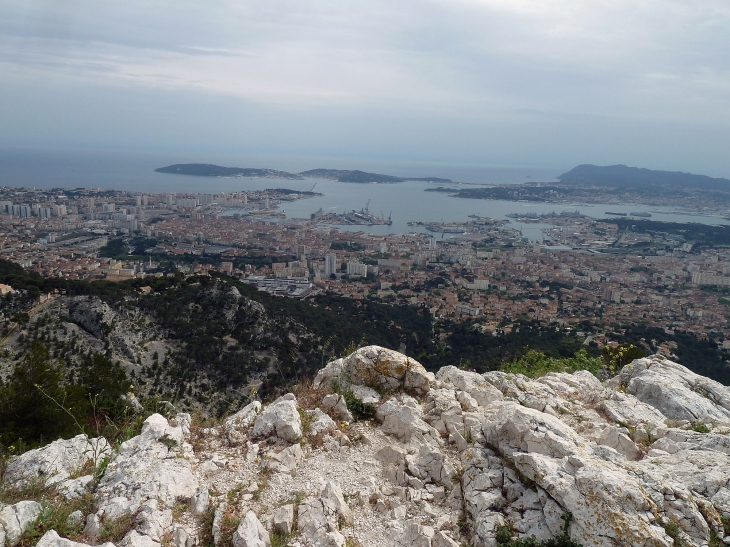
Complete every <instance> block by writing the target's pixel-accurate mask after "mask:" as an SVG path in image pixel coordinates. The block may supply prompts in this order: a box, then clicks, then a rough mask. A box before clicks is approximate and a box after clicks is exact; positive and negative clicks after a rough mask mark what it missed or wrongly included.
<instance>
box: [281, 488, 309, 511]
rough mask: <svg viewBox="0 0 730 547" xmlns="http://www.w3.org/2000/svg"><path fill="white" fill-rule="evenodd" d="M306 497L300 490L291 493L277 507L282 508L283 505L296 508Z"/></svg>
mask: <svg viewBox="0 0 730 547" xmlns="http://www.w3.org/2000/svg"><path fill="white" fill-rule="evenodd" d="M306 497H307V494H306V493H305V492H302V491H301V490H295V491H294V492H292V493H291V496H289V497H288V498H287V499H286V500H284V501H282V502H280V503H279V505H278V507H283V506H284V505H294V506H298V505H299V504H300V503H302V501H303V500H304V498H306Z"/></svg>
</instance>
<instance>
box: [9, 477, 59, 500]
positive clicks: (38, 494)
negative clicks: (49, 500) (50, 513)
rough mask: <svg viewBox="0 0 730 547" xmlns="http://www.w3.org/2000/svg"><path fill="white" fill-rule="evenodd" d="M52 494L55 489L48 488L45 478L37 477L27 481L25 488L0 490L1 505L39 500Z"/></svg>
mask: <svg viewBox="0 0 730 547" xmlns="http://www.w3.org/2000/svg"><path fill="white" fill-rule="evenodd" d="M52 492H53V489H52V488H49V487H47V486H46V483H45V478H44V477H36V478H33V479H30V480H27V481H25V483H24V484H23V486H20V487H17V488H2V489H0V503H4V504H6V505H11V504H13V503H18V502H19V501H23V500H39V499H42V498H45V497H47V496H49V495H51V493H52Z"/></svg>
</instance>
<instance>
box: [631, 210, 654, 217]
mask: <svg viewBox="0 0 730 547" xmlns="http://www.w3.org/2000/svg"><path fill="white" fill-rule="evenodd" d="M629 214H630V215H631V216H632V217H641V218H651V213H646V212H644V211H632V212H631V213H629Z"/></svg>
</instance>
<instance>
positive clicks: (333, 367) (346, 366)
mask: <svg viewBox="0 0 730 547" xmlns="http://www.w3.org/2000/svg"><path fill="white" fill-rule="evenodd" d="M432 380H433V375H432V374H430V373H429V372H426V369H425V368H423V365H421V363H419V362H418V361H416V360H415V359H411V358H410V357H406V356H405V355H403V354H401V353H398V352H396V351H393V350H389V349H385V348H381V347H380V346H366V347H364V348H360V349H358V350H357V351H355V352H353V353H352V354H350V355H348V356H347V357H345V358H344V359H337V360H336V361H332V362H331V363H328V364H327V366H326V367H325V368H323V369H322V370H320V371H319V372H318V373H317V376H316V377H315V379H314V384H315V385H316V386H328V387H329V386H331V385H332V382H335V381H337V382H340V383H343V384H345V385H351V384H352V385H355V386H366V387H370V388H371V389H375V390H377V391H380V392H393V391H405V392H406V393H411V394H413V395H425V394H426V393H428V390H429V389H430V383H431V381H432Z"/></svg>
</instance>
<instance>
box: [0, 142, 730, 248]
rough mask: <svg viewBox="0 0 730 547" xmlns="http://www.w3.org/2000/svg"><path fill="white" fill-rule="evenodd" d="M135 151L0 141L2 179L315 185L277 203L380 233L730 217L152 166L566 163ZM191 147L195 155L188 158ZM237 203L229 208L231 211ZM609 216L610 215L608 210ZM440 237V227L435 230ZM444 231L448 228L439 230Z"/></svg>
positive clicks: (537, 233) (468, 176) (430, 172)
mask: <svg viewBox="0 0 730 547" xmlns="http://www.w3.org/2000/svg"><path fill="white" fill-rule="evenodd" d="M182 156H183V155H181V154H174V153H170V154H162V153H154V154H153V153H139V152H120V151H88V150H87V151H78V150H12V149H0V186H15V187H27V188H42V189H50V188H101V189H118V190H127V191H134V192H149V193H198V192H200V193H217V192H236V191H247V190H265V189H267V188H290V189H293V190H304V191H309V190H313V191H315V192H319V193H321V194H323V195H322V196H319V197H314V198H309V199H302V200H298V201H294V202H287V203H284V204H283V205H282V209H283V211H284V212H285V213H286V219H287V220H288V219H293V218H310V215H311V214H312V213H314V212H315V211H318V210H319V209H322V210H323V211H325V212H336V213H343V212H347V211H351V210H357V211H359V210H362V209H364V208H365V207H368V208H369V211H370V212H371V213H374V214H376V215H382V216H383V217H385V218H390V219H391V220H392V224H391V225H389V226H387V225H383V226H338V228H340V229H342V230H345V231H347V230H349V231H363V232H368V233H372V234H378V235H386V234H392V233H405V232H424V231H425V229H424V228H423V227H413V226H408V222H410V221H421V222H466V221H469V220H472V217H470V215H475V216H479V217H488V218H495V219H507V220H508V222H509V225H510V226H511V227H513V228H516V229H519V230H520V231H521V232H522V235H523V237H526V238H528V239H529V240H531V241H540V240H541V239H542V229H544V228H548V227H550V225H549V224H546V223H533V222H529V223H528V222H525V223H521V222H519V221H515V220H512V219H509V218H508V217H506V215H508V214H514V213H517V214H524V213H527V212H530V213H538V214H541V213H549V212H556V213H561V212H563V211H570V212H573V211H578V212H579V213H582V214H584V215H587V216H589V217H592V218H597V219H599V218H611V217H610V216H607V215H606V214H605V213H606V212H607V211H611V212H617V213H631V212H637V211H642V212H649V213H651V215H652V217H651V220H659V221H673V222H697V223H702V224H715V225H720V224H724V225H727V224H730V220H728V219H725V218H721V217H717V216H709V215H700V214H697V213H695V212H691V211H685V210H682V208H681V207H657V206H645V205H637V204H624V205H616V204H585V203H561V204H552V203H550V204H543V203H527V202H520V201H494V200H478V199H463V198H454V197H449V196H447V195H446V194H444V193H440V192H427V191H425V190H426V189H428V188H435V187H438V186H443V184H438V183H425V182H401V183H396V184H358V183H343V182H336V181H332V180H325V179H305V180H288V179H268V178H267V179H245V178H208V177H195V176H186V175H172V174H165V173H157V172H155V169H156V168H157V167H163V166H166V165H171V164H174V163H214V164H217V165H225V166H230V167H234V166H235V167H255V168H270V169H278V170H284V171H289V172H300V171H304V170H308V169H315V168H332V169H360V170H363V171H370V172H376V173H382V174H388V175H397V176H423V177H441V178H448V179H451V180H454V181H458V182H461V183H463V184H465V185H469V186H472V185H473V186H481V185H495V184H524V183H526V182H556V181H557V178H556V177H557V176H559V175H560V174H561V173H562V172H565V171H567V170H569V169H570V168H571V167H572V166H566V167H565V168H564V169H554V168H553V169H550V168H539V167H503V166H483V165H482V166H480V165H451V164H439V163H414V162H410V163H409V162H398V161H376V160H363V159H354V158H328V157H299V156H281V155H266V154H238V155H236V154H228V155H214V154H209V155H205V157H200V156H199V155H184V157H182ZM193 156H195V157H193ZM235 212H237V211H229V212H228V213H229V214H233V213H235ZM614 218H615V217H614ZM434 235H435V237H438V238H441V237H444V235H443V234H434ZM445 237H449V234H446V236H445Z"/></svg>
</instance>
